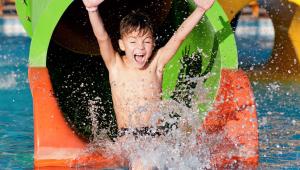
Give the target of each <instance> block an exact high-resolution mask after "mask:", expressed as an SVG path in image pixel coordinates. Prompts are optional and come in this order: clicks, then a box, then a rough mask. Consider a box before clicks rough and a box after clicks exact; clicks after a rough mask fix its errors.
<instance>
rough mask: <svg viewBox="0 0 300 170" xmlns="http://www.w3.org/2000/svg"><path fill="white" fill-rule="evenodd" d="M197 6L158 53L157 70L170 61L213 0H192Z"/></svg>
mask: <svg viewBox="0 0 300 170" xmlns="http://www.w3.org/2000/svg"><path fill="white" fill-rule="evenodd" d="M194 2H195V4H196V5H197V7H196V9H195V10H194V11H193V13H192V14H191V15H190V16H189V17H188V18H187V19H186V20H185V21H184V22H183V23H182V24H181V25H180V27H179V28H178V29H177V31H176V32H175V33H174V35H173V36H172V37H171V38H170V40H169V41H168V42H167V44H166V45H165V46H164V47H162V48H161V49H160V50H159V51H158V61H157V66H158V68H159V69H163V67H164V66H165V65H166V64H167V63H168V62H169V61H170V60H171V58H172V57H173V56H174V55H175V53H176V51H177V49H178V48H179V46H180V45H181V43H182V42H183V41H184V39H185V38H186V36H187V35H188V34H189V33H190V32H191V31H192V30H193V28H194V27H195V26H196V25H197V23H198V22H199V21H200V19H201V18H202V16H203V14H204V13H205V12H206V11H207V10H208V9H209V8H210V7H211V6H212V5H213V3H214V0H194Z"/></svg>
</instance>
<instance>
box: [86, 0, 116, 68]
mask: <svg viewBox="0 0 300 170" xmlns="http://www.w3.org/2000/svg"><path fill="white" fill-rule="evenodd" d="M103 1H104V0H83V3H84V5H85V7H86V9H87V11H88V14H89V19H90V22H91V25H92V28H93V32H94V34H95V36H96V38H97V41H98V44H99V48H100V54H101V56H102V58H103V60H104V63H105V65H106V67H107V68H108V69H109V68H110V67H111V66H112V64H114V63H115V62H116V55H115V54H116V52H115V50H114V48H113V46H112V43H111V39H110V37H109V35H108V33H107V32H106V30H105V28H104V24H103V21H102V18H101V16H100V15H99V12H98V5H100V4H101V3H102V2H103Z"/></svg>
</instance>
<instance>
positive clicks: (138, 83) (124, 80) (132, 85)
mask: <svg viewBox="0 0 300 170" xmlns="http://www.w3.org/2000/svg"><path fill="white" fill-rule="evenodd" d="M161 81H162V80H161V77H160V76H158V75H157V74H156V73H155V72H154V71H151V70H145V71H140V72H133V71H123V70H119V71H118V74H113V75H110V84H111V88H112V92H113V93H115V95H118V96H119V95H120V97H121V96H122V97H121V98H124V97H125V98H132V97H133V98H149V97H150V98H152V97H154V96H157V95H160V93H161V83H162V82H161ZM151 96H152V97H151ZM155 98H156V97H155Z"/></svg>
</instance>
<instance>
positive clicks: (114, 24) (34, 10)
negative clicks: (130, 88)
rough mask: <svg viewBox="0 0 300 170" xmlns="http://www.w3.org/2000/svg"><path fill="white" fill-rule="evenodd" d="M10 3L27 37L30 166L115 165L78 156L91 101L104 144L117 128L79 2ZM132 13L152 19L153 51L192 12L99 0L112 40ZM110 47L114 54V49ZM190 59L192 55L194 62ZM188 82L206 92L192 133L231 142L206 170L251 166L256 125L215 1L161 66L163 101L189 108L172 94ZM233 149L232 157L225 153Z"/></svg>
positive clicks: (174, 4) (180, 6)
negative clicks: (199, 82)
mask: <svg viewBox="0 0 300 170" xmlns="http://www.w3.org/2000/svg"><path fill="white" fill-rule="evenodd" d="M16 5H17V11H18V15H19V18H20V20H21V22H22V24H23V26H24V28H25V30H26V32H27V33H28V35H29V36H30V37H31V45H30V54H29V69H28V78H29V82H30V88H31V92H32V97H33V106H34V109H33V110H34V165H35V167H37V168H41V167H70V166H81V165H93V166H96V167H98V168H104V167H118V166H119V164H118V159H117V158H110V159H108V158H105V157H103V156H101V153H100V154H99V153H97V154H87V155H82V154H81V153H82V152H83V150H84V149H85V148H87V145H88V144H89V142H90V140H91V135H92V132H91V120H90V115H89V108H90V103H93V104H95V103H96V105H97V107H96V111H97V112H99V113H100V115H99V116H98V117H97V119H98V122H99V124H98V125H99V129H108V132H107V133H108V136H110V137H111V138H113V137H114V136H115V135H116V130H117V129H116V121H115V116H114V112H113V109H112V102H111V94H110V87H109V83H108V73H107V70H106V68H105V67H104V64H103V61H102V60H101V57H99V50H98V46H97V42H96V39H95V38H94V36H93V34H92V30H91V26H90V24H89V21H88V16H87V12H86V11H85V9H84V7H83V4H82V2H81V1H80V0H76V1H72V0H64V1H57V0H44V1H35V0H32V1H29V0H17V1H16ZM136 8H141V9H143V10H145V11H146V12H147V13H148V14H149V15H150V16H151V17H152V18H153V19H154V21H155V26H156V27H155V29H156V30H158V31H157V34H158V37H160V38H159V40H158V42H157V46H158V47H159V46H161V45H162V44H164V43H165V42H166V40H167V39H168V38H169V37H170V35H172V34H173V32H174V30H175V29H176V28H177V27H178V25H179V24H180V23H181V22H182V21H183V20H184V18H185V17H186V15H187V14H188V13H187V11H189V12H191V11H192V10H193V9H194V8H195V6H194V5H193V3H192V1H186V0H173V1H171V0H164V1H162V0H153V1H151V3H150V1H146V0H134V1H122V2H120V1H118V0H110V1H105V2H104V3H103V4H102V5H101V7H100V11H101V15H102V16H103V19H104V23H105V25H106V26H107V30H108V32H109V34H110V36H111V37H112V40H113V42H116V40H117V38H118V23H119V21H120V19H121V17H122V16H124V15H125V14H126V13H128V11H130V10H132V9H136ZM108 9H109V10H108ZM153 9H155V10H153ZM114 46H115V48H116V49H117V48H118V47H117V46H116V44H115V43H114ZM191 55H194V56H195V57H194V59H193V60H191V59H190V58H191ZM187 76H188V77H206V78H205V81H204V86H205V87H207V88H208V89H209V94H208V99H209V100H208V101H207V102H205V103H203V104H202V105H199V119H200V120H201V121H202V125H201V127H199V131H201V132H205V133H207V134H218V133H223V132H224V131H226V136H225V138H226V139H228V141H235V142H236V143H232V142H227V143H226V144H225V143H223V144H219V145H218V146H216V147H215V148H217V150H214V151H212V155H211V163H212V166H213V167H216V168H226V167H227V168H228V167H232V166H233V167H237V166H240V164H242V165H243V166H250V167H253V166H254V167H255V166H257V164H258V125H257V116H256V108H255V102H254V97H253V92H252V90H251V85H250V82H249V80H248V78H247V76H246V75H245V73H244V72H243V71H241V70H238V69H237V49H236V45H235V40H234V35H233V33H232V31H231V27H230V24H229V21H228V19H227V16H226V14H225V12H224V11H223V9H222V7H221V5H220V4H219V3H215V4H214V6H213V7H212V8H211V9H210V11H208V12H207V13H206V15H205V16H204V18H203V20H202V21H201V22H200V24H199V26H198V27H196V28H195V29H194V30H193V31H192V32H191V34H190V35H189V36H188V37H187V39H186V40H185V41H184V42H183V44H182V45H181V47H180V49H179V50H178V52H177V53H176V55H175V57H174V58H173V60H172V61H171V62H170V63H169V64H168V65H167V67H166V68H165V70H164V80H163V92H164V96H163V98H164V99H165V100H167V99H170V98H172V99H179V98H180V97H182V96H183V100H184V101H185V102H187V103H186V104H187V105H188V102H189V101H188V98H186V100H185V98H184V97H187V96H188V95H189V94H188V93H187V92H181V93H183V94H179V92H178V89H181V88H182V87H186V86H185V85H184V79H183V78H184V77H187ZM188 88H193V87H188ZM102 113H105V114H102ZM241 129H245V130H241ZM199 141H201V139H199ZM221 143H222V142H221ZM236 146H239V147H238V148H237V147H236ZM233 151H234V153H235V154H229V153H233ZM224 153H228V154H224ZM78 155H80V156H78Z"/></svg>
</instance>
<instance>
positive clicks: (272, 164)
mask: <svg viewBox="0 0 300 170" xmlns="http://www.w3.org/2000/svg"><path fill="white" fill-rule="evenodd" d="M0 38H1V41H0V143H1V144H0V169H32V167H33V111H32V97H31V93H30V90H29V85H28V80H27V64H28V53H29V43H30V39H29V38H28V37H24V36H10V37H8V36H5V35H1V34H0ZM252 85H253V89H254V93H255V98H256V103H257V111H258V117H259V143H260V169H299V168H298V167H299V166H300V114H299V113H300V85H299V84H297V83H280V82H274V81H270V82H264V83H262V82H252Z"/></svg>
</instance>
